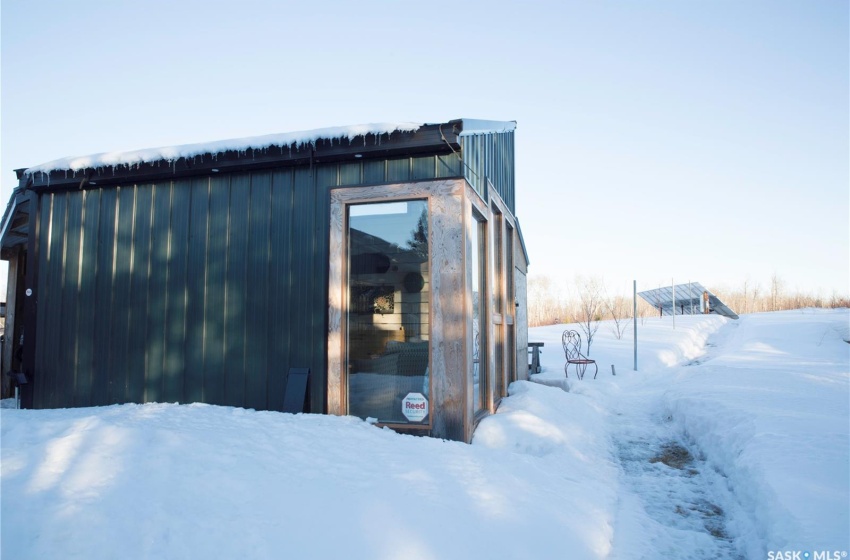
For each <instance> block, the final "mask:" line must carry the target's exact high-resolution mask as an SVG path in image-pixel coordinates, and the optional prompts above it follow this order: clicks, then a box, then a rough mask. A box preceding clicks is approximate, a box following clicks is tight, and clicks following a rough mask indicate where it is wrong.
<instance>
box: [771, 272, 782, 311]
mask: <svg viewBox="0 0 850 560" xmlns="http://www.w3.org/2000/svg"><path fill="white" fill-rule="evenodd" d="M781 293H782V279H781V278H779V274H777V273H776V272H774V273H773V276H771V277H770V302H771V306H770V310H771V311H776V310H777V309H779V308H778V307H777V303H778V300H779V299H780V298H781Z"/></svg>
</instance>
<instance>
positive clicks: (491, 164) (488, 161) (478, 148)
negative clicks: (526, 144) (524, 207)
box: [460, 132, 516, 214]
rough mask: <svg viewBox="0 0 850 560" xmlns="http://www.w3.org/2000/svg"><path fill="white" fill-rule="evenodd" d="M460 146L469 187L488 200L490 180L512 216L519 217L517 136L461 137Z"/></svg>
mask: <svg viewBox="0 0 850 560" xmlns="http://www.w3.org/2000/svg"><path fill="white" fill-rule="evenodd" d="M460 144H461V148H462V153H463V161H464V163H465V164H466V165H465V166H464V174H465V176H466V180H467V181H469V184H470V185H472V187H473V188H474V189H475V190H476V191H477V192H478V193H479V194H481V195H482V196H483V197H484V198H485V199H486V198H487V188H486V184H487V183H486V181H487V180H488V179H489V180H490V182H491V183H492V184H493V187H494V188H495V189H496V192H498V193H499V196H501V197H502V200H504V201H505V204H506V205H507V206H508V208H509V209H510V210H511V213H513V214H515V213H516V208H515V206H514V196H515V193H514V186H515V177H514V133H513V132H499V133H491V134H474V135H469V136H461V137H460Z"/></svg>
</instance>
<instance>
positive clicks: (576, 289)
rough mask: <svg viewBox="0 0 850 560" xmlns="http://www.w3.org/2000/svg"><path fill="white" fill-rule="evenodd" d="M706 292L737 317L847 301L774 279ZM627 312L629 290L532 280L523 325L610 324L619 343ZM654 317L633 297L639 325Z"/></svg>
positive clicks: (849, 302)
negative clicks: (800, 289)
mask: <svg viewBox="0 0 850 560" xmlns="http://www.w3.org/2000/svg"><path fill="white" fill-rule="evenodd" d="M708 290H709V291H710V292H711V293H713V294H714V295H715V296H717V297H718V298H720V300H721V301H723V303H725V304H726V305H727V306H728V307H729V308H731V309H732V310H733V311H735V313H737V314H739V315H742V314H746V313H763V312H768V311H784V310H789V309H801V308H805V307H819V308H832V309H834V308H839V307H850V297H848V296H847V295H845V294H839V293H836V292H833V293H832V294H830V295H823V294H810V293H803V292H800V291H790V290H788V289H787V288H786V286H785V283H784V282H783V281H782V279H781V278H780V277H779V276H778V275H774V276H773V277H771V279H770V282H769V284H768V285H767V286H762V285H761V284H759V283H757V282H753V281H750V280H746V281H744V282H743V284H741V285H740V286H738V287H737V288H732V289H730V288H727V287H708ZM632 307H633V303H632V293H631V290H629V291H628V293H615V292H612V291H611V290H610V289H609V288H607V287H606V286H605V284H604V283H603V282H602V280H601V279H600V278H596V277H581V276H580V277H576V278H575V279H574V280H573V281H566V280H563V279H554V278H552V277H550V276H533V275H532V276H530V277H529V280H528V324H529V326H531V327H538V326H543V325H557V324H561V323H578V324H579V325H581V326H582V329H583V330H585V336H587V334H588V329H589V328H591V327H592V324H593V323H594V322H597V323H598V322H599V321H606V320H611V321H612V325H611V328H612V330H613V332H614V334H615V336H617V338H620V336H622V332H623V331H624V329H625V328H626V327H627V326H628V325H629V324H631V317H632ZM657 315H658V309H655V308H653V307H652V306H651V305H649V304H648V303H646V302H645V301H644V300H643V299H642V298H640V297H638V306H637V316H638V318H639V319H644V320H645V319H646V318H647V317H654V316H657ZM585 326H587V329H585ZM597 328H598V326H597Z"/></svg>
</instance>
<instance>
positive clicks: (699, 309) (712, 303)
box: [638, 282, 738, 319]
mask: <svg viewBox="0 0 850 560" xmlns="http://www.w3.org/2000/svg"><path fill="white" fill-rule="evenodd" d="M638 295H639V296H640V297H642V298H643V299H644V301H646V302H647V303H648V304H650V305H651V306H653V307H654V308H656V309H658V310H660V312H661V315H662V316H664V315H674V314H675V315H700V314H702V313H705V312H706V311H705V310H704V303H706V302H707V303H708V313H716V314H717V315H722V316H724V317H729V318H730V319H737V318H738V315H737V314H736V313H735V312H734V311H732V310H731V309H730V308H729V307H728V306H727V305H726V304H725V303H723V302H722V301H720V299H719V298H718V297H717V296H715V295H714V294H712V293H711V292H709V291H708V290H706V289H705V288H704V287H703V285H702V284H700V283H699V282H689V283H687V284H676V285H675V286H665V287H663V288H657V289H655V290H646V291H643V292H638ZM674 301H675V306H674Z"/></svg>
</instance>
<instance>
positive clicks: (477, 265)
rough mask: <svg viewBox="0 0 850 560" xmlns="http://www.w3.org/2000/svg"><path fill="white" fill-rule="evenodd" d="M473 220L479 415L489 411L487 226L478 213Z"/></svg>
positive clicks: (476, 401)
mask: <svg viewBox="0 0 850 560" xmlns="http://www.w3.org/2000/svg"><path fill="white" fill-rule="evenodd" d="M472 218H473V223H474V226H473V227H474V228H475V231H474V233H473V238H472V251H471V252H470V258H469V266H470V268H471V272H472V387H473V401H474V410H475V413H476V414H477V413H478V412H480V411H482V410H485V408H486V407H487V392H486V391H487V367H486V365H487V328H486V325H487V320H486V317H487V259H486V255H487V222H485V221H484V217H483V216H481V214H479V213H478V212H476V211H475V210H473V211H472Z"/></svg>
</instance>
